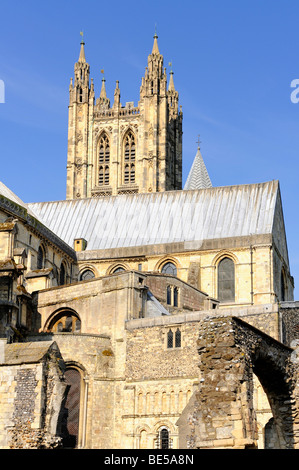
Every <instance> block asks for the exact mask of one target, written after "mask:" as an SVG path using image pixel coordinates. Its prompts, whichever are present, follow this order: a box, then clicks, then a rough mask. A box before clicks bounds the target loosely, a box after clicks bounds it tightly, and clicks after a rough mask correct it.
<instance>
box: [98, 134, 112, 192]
mask: <svg viewBox="0 0 299 470" xmlns="http://www.w3.org/2000/svg"><path fill="white" fill-rule="evenodd" d="M109 163H110V144H109V139H108V136H107V134H103V135H102V136H101V138H100V141H99V164H100V166H99V185H100V186H101V185H103V184H105V185H108V184H109ZM104 164H105V165H104Z"/></svg>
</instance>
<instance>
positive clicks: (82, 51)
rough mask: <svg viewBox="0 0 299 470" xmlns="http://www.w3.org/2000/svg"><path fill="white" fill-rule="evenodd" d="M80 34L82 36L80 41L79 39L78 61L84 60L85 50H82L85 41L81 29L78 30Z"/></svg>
mask: <svg viewBox="0 0 299 470" xmlns="http://www.w3.org/2000/svg"><path fill="white" fill-rule="evenodd" d="M80 35H81V36H82V41H81V49H80V55H79V60H78V62H86V59H85V51H84V46H85V42H84V41H83V32H82V31H81V32H80Z"/></svg>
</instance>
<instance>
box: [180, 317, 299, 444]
mask: <svg viewBox="0 0 299 470" xmlns="http://www.w3.org/2000/svg"><path fill="white" fill-rule="evenodd" d="M216 332H217V333H216ZM198 352H199V355H200V363H199V368H200V377H201V378H200V386H199V389H198V390H197V392H196V400H195V402H196V404H195V405H194V413H193V416H194V417H195V416H196V419H195V421H194V422H193V424H192V425H193V426H194V427H193V429H194V434H193V436H192V432H191V433H190V435H189V437H188V439H189V444H191V445H194V447H196V448H202V447H204V446H206V445H207V442H208V441H209V439H211V437H208V436H207V434H206V430H207V429H209V436H212V434H213V433H212V432H211V430H213V432H214V442H213V444H212V443H211V446H212V447H217V435H218V436H219V439H220V438H221V439H222V441H223V439H226V442H228V445H230V447H238V448H246V447H257V420H256V414H255V410H254V405H253V374H255V375H256V376H257V378H258V380H259V381H260V383H261V385H262V387H263V390H264V391H265V393H266V395H267V398H268V401H269V404H270V407H271V411H272V415H273V422H274V426H275V432H276V435H277V443H278V444H277V446H278V447H277V448H279V449H291V448H294V447H295V446H299V439H298V437H296V436H297V435H298V424H297V421H296V415H297V414H298V409H299V406H298V405H299V400H298V397H297V388H296V384H297V375H298V370H297V367H298V366H297V365H296V364H295V362H294V359H293V350H292V349H291V348H289V347H287V346H285V345H283V344H282V343H279V342H278V341H276V340H274V339H273V338H271V337H270V336H268V335H266V334H265V333H263V332H261V331H260V330H258V329H256V328H254V327H252V326H251V325H249V324H248V323H245V322H244V321H242V320H241V319H240V318H236V317H222V318H221V317H220V318H217V320H216V319H215V318H213V322H211V321H210V319H205V320H203V321H202V322H201V323H200V340H199V341H198ZM298 362H299V361H298ZM207 402H208V403H209V410H208V411H207V409H206V405H205V404H206V403H207ZM187 413H188V416H190V409H188V411H187ZM224 415H225V418H224ZM186 416H187V415H185V414H184V412H183V413H182V416H181V418H180V419H179V421H178V425H179V426H180V427H181V431H182V434H185V431H186V427H185V429H184V426H186V422H185V421H184V420H185V419H186ZM228 416H231V418H230V420H227V417H228ZM232 416H234V418H232ZM182 426H183V427H182ZM187 428H188V426H187ZM236 429H238V435H237V437H236V436H235V439H233V438H232V437H233V436H234V433H235V430H236ZM220 430H221V433H220ZM188 432H190V428H188ZM185 436H186V434H185ZM220 436H221V437H220ZM191 441H192V442H191ZM183 445H184V444H183ZM185 445H188V443H186V442H185ZM219 446H220V441H219Z"/></svg>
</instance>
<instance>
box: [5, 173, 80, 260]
mask: <svg viewBox="0 0 299 470" xmlns="http://www.w3.org/2000/svg"><path fill="white" fill-rule="evenodd" d="M0 209H3V210H4V211H6V212H7V213H8V214H9V215H11V216H13V217H16V218H19V219H21V220H23V221H24V222H25V223H26V224H28V225H29V226H31V227H32V228H34V229H35V230H37V231H38V232H39V233H40V234H41V235H42V236H44V237H46V238H47V239H48V240H50V241H51V242H52V243H54V244H55V245H57V246H58V247H59V248H60V249H62V250H63V251H64V252H65V253H67V254H68V255H69V256H70V257H71V258H73V259H76V254H75V251H74V250H73V248H72V246H69V245H68V244H66V243H65V242H64V241H63V240H61V239H60V238H59V236H58V235H57V234H56V233H54V232H53V231H51V228H50V227H48V226H47V225H46V224H44V223H43V221H42V220H41V219H40V217H39V215H38V213H35V212H34V211H33V209H32V208H31V207H30V205H29V204H26V203H25V202H23V201H22V200H21V199H20V198H19V197H18V196H17V195H16V194H15V193H14V192H13V191H11V190H10V189H9V188H8V187H7V186H5V184H4V183H2V182H1V181H0ZM71 245H72V244H71Z"/></svg>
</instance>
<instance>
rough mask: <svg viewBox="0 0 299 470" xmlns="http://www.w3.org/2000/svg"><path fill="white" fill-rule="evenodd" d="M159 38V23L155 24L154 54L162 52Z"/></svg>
mask: <svg viewBox="0 0 299 470" xmlns="http://www.w3.org/2000/svg"><path fill="white" fill-rule="evenodd" d="M157 39H158V35H157V25H155V35H154V45H153V50H152V54H160V52H159V47H158V41H157Z"/></svg>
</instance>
